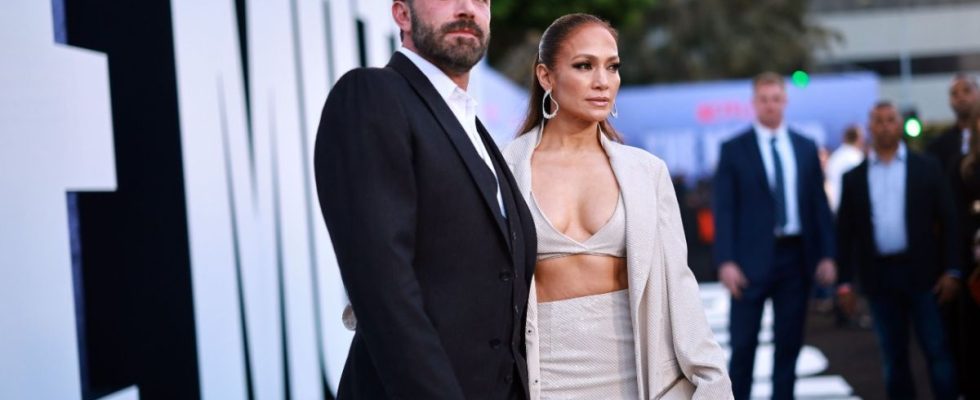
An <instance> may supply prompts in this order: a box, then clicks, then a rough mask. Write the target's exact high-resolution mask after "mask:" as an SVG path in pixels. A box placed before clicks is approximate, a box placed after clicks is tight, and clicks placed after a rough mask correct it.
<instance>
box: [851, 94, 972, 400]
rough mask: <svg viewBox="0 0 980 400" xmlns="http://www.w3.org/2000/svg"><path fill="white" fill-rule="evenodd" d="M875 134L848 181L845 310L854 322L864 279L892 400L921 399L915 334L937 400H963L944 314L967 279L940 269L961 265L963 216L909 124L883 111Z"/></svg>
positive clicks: (873, 126) (874, 123) (875, 115)
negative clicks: (913, 146)
mask: <svg viewBox="0 0 980 400" xmlns="http://www.w3.org/2000/svg"><path fill="white" fill-rule="evenodd" d="M869 124H870V126H869V130H870V131H871V139H872V151H871V152H870V153H869V154H868V159H867V160H866V161H865V162H863V163H861V165H859V166H858V167H856V168H854V169H853V170H851V172H848V173H846V174H844V178H843V181H842V182H843V188H842V189H843V191H842V196H841V203H840V209H839V210H838V213H837V221H838V225H837V237H838V254H839V256H838V265H839V266H840V275H841V276H840V278H841V279H840V282H841V285H840V286H839V289H838V293H839V295H840V297H841V304H842V306H843V308H844V309H845V310H847V311H848V312H853V310H854V305H855V294H854V292H853V291H854V289H853V287H852V282H853V281H854V278H855V277H856V278H857V282H858V283H859V284H860V287H861V289H862V291H863V292H864V294H865V295H866V296H867V297H868V302H869V304H870V306H871V313H872V315H873V317H874V327H875V333H876V334H877V337H878V343H879V346H880V349H881V356H882V364H883V371H884V377H885V385H886V392H887V393H888V397H889V398H891V399H908V398H913V397H914V396H915V393H916V391H915V387H914V383H913V378H912V373H911V369H910V365H909V352H908V349H909V325H910V324H911V325H912V326H914V327H915V333H916V338H917V339H918V342H919V346H920V348H922V351H923V352H924V353H925V355H926V359H927V361H928V364H929V376H930V381H931V383H932V393H933V396H934V398H936V399H941V400H945V399H955V398H956V391H957V390H956V383H955V380H956V378H955V371H954V366H953V360H952V358H951V356H950V353H949V349H948V345H947V340H946V335H945V332H944V328H943V322H942V319H941V317H940V315H939V308H938V304H941V303H946V302H949V301H951V300H953V299H954V298H955V295H956V291H957V288H958V286H959V276H960V274H961V271H960V270H959V268H958V267H957V266H956V265H958V263H952V264H949V265H943V266H940V265H938V264H939V261H938V260H955V261H959V257H958V254H957V249H958V247H957V242H956V240H951V239H952V238H955V237H956V215H955V212H954V211H953V200H952V195H951V193H950V188H949V184H948V183H947V182H948V180H947V179H944V175H943V173H942V171H941V170H940V167H939V163H938V162H936V161H935V160H934V159H932V158H931V157H926V156H923V155H919V154H917V153H914V152H912V151H910V150H909V149H908V148H907V147H906V146H905V143H904V142H903V140H902V117H901V116H900V115H899V112H898V109H897V108H896V107H895V106H894V105H893V104H891V103H889V102H879V103H878V104H876V105H875V106H874V108H873V109H872V111H871V117H870V123H869ZM937 226H938V227H940V228H941V229H942V232H943V234H942V235H937V234H936V229H935V227H937ZM937 238H943V239H944V240H937ZM940 254H943V255H944V257H940Z"/></svg>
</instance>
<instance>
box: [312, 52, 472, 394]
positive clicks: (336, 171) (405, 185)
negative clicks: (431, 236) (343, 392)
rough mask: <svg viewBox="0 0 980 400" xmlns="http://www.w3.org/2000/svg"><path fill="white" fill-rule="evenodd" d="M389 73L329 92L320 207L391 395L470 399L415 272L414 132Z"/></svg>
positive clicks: (350, 80) (319, 160) (359, 77)
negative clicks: (442, 340) (435, 323)
mask: <svg viewBox="0 0 980 400" xmlns="http://www.w3.org/2000/svg"><path fill="white" fill-rule="evenodd" d="M386 73H389V72H386V71H381V70H355V71H352V72H350V73H348V74H346V75H345V76H344V77H343V78H341V80H340V81H338V82H337V84H336V85H335V86H334V88H333V89H332V90H331V92H330V95H329V96H328V98H327V101H326V104H325V105H324V107H323V113H322V115H321V118H320V126H319V129H318V131H317V140H316V147H315V154H314V170H315V173H316V186H317V193H318V196H319V199H320V207H321V210H322V212H323V218H324V220H325V221H326V224H327V229H328V230H329V232H330V238H331V241H332V242H333V246H334V251H335V253H336V255H337V262H338V264H339V266H340V273H341V278H342V279H343V281H344V286H345V288H346V289H347V293H348V296H349V298H350V302H351V306H352V307H353V309H354V312H355V314H356V315H357V335H358V336H359V337H360V338H361V340H363V341H364V343H365V346H366V347H367V350H368V351H367V352H368V354H369V355H370V358H371V361H372V363H373V364H374V366H375V367H376V368H377V373H378V376H379V377H380V380H381V384H382V385H383V386H384V389H385V392H386V393H388V395H389V396H390V397H391V398H396V399H463V398H464V396H463V391H462V388H461V386H460V385H459V382H458V380H457V378H456V376H455V374H454V372H453V367H452V365H451V363H450V360H449V356H448V355H447V353H446V351H445V349H444V348H443V346H442V343H441V340H440V338H439V335H438V333H437V332H436V329H435V327H434V325H433V323H432V321H431V320H430V319H429V317H428V316H427V314H426V312H425V306H424V304H423V298H422V295H421V289H420V286H419V283H418V280H417V278H416V276H415V273H414V266H413V264H412V262H413V258H414V248H415V232H416V224H417V223H418V221H417V215H416V207H417V201H416V190H417V189H416V178H415V176H414V172H413V171H414V168H413V152H412V138H411V136H412V132H411V131H410V127H409V122H408V117H407V115H406V113H405V111H404V109H403V108H402V107H401V105H400V104H399V103H398V101H397V98H398V95H397V93H396V92H395V90H396V89H394V88H393V86H395V85H391V84H390V82H388V81H391V79H389V77H387V76H385V75H384V74H386ZM386 82H387V83H388V84H386Z"/></svg>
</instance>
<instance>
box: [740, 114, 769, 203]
mask: <svg viewBox="0 0 980 400" xmlns="http://www.w3.org/2000/svg"><path fill="white" fill-rule="evenodd" d="M743 146H745V154H747V155H748V157H749V163H751V164H752V170H753V171H754V172H755V175H756V177H757V178H758V179H756V181H758V183H759V184H760V185H762V187H763V188H765V189H766V191H768V192H769V195H770V196H771V195H772V188H771V187H770V186H769V177H768V175H767V174H766V164H765V163H764V162H763V161H762V152H761V151H760V150H759V143H758V141H757V140H756V133H755V129H752V130H751V131H749V134H748V135H747V136H746V137H745V140H744V142H743Z"/></svg>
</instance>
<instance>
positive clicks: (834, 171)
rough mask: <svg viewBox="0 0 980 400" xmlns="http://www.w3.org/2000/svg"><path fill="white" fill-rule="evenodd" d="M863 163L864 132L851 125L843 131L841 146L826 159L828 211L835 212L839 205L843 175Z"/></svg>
mask: <svg viewBox="0 0 980 400" xmlns="http://www.w3.org/2000/svg"><path fill="white" fill-rule="evenodd" d="M862 161H864V130H862V129H861V126H860V125H851V126H849V127H847V129H845V130H844V136H843V137H842V138H841V144H840V146H838V147H837V149H836V150H834V152H833V153H831V154H830V158H829V159H827V168H826V171H827V186H826V188H827V198H828V199H829V201H830V210H831V211H833V212H834V213H836V212H837V207H838V206H839V205H840V181H841V177H843V176H844V173H845V172H847V171H850V170H851V169H852V168H854V167H856V166H858V164H861V162H862Z"/></svg>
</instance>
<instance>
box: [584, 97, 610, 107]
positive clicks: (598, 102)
mask: <svg viewBox="0 0 980 400" xmlns="http://www.w3.org/2000/svg"><path fill="white" fill-rule="evenodd" d="M585 101H587V102H589V104H592V105H593V106H596V107H606V106H608V105H609V98H608V97H590V98H588V99H585Z"/></svg>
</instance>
